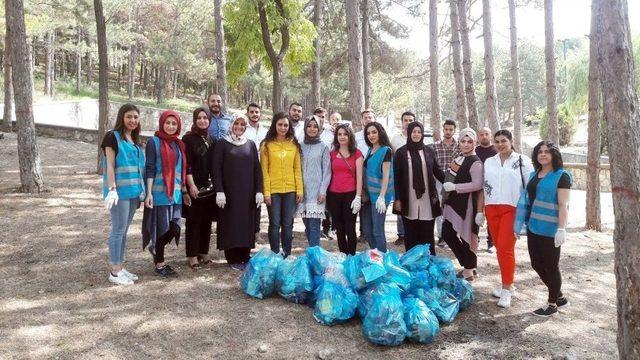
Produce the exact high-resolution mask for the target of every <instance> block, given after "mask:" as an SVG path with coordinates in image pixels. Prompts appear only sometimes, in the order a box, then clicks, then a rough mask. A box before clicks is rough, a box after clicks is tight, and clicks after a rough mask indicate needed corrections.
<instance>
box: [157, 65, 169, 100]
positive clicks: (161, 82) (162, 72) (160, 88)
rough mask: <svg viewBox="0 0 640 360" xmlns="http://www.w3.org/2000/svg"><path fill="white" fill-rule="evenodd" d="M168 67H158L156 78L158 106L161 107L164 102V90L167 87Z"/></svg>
mask: <svg viewBox="0 0 640 360" xmlns="http://www.w3.org/2000/svg"><path fill="white" fill-rule="evenodd" d="M166 78H167V67H166V66H165V65H160V66H158V76H157V77H156V104H158V105H160V104H162V103H163V102H164V89H165V87H166Z"/></svg>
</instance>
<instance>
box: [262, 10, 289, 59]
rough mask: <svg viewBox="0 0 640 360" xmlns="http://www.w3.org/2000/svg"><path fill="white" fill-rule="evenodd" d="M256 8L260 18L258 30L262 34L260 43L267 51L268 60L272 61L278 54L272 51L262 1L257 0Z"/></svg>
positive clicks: (265, 12)
mask: <svg viewBox="0 0 640 360" xmlns="http://www.w3.org/2000/svg"><path fill="white" fill-rule="evenodd" d="M281 5H282V3H281ZM257 7H258V15H259V16H260V30H261V32H262V42H263V43H264V49H265V50H266V51H267V55H269V58H270V59H271V60H272V61H273V60H276V59H277V57H278V54H276V51H275V50H274V49H273V44H271V33H270V32H269V24H268V23H267V11H266V10H265V8H264V1H263V0H258V4H257ZM283 45H284V43H283Z"/></svg>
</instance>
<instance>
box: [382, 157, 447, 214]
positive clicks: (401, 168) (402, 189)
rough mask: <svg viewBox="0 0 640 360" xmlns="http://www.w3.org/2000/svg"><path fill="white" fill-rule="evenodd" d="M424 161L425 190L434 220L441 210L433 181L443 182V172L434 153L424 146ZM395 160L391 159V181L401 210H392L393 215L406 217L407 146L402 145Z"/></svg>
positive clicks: (407, 192) (407, 193)
mask: <svg viewBox="0 0 640 360" xmlns="http://www.w3.org/2000/svg"><path fill="white" fill-rule="evenodd" d="M423 151H424V160H425V161H426V165H427V166H426V167H427V184H426V185H427V188H428V189H429V198H430V200H431V201H430V202H431V213H432V214H433V217H434V218H436V217H437V216H440V215H441V214H442V210H441V208H440V200H439V199H438V192H437V191H436V182H435V179H438V180H439V181H440V182H444V172H443V171H442V170H441V169H440V166H439V164H438V160H437V157H436V152H435V151H434V150H433V148H431V147H429V146H427V145H424V147H423ZM394 156H395V158H394V159H393V176H394V178H393V180H394V183H395V192H396V200H399V201H400V204H401V210H400V211H396V209H395V207H394V209H393V213H394V214H398V215H403V216H407V214H408V212H409V208H408V206H407V205H408V204H409V190H410V189H409V161H408V159H407V157H408V156H409V151H408V150H407V145H403V146H402V147H400V148H399V149H398V150H397V151H396V153H395V155H394Z"/></svg>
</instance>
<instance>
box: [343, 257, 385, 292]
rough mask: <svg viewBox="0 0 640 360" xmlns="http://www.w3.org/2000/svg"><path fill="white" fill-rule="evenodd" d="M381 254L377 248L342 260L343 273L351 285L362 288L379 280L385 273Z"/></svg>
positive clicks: (357, 288) (358, 288)
mask: <svg viewBox="0 0 640 360" xmlns="http://www.w3.org/2000/svg"><path fill="white" fill-rule="evenodd" d="M383 256H384V254H383V253H382V252H380V251H379V250H377V249H372V250H366V251H363V252H361V253H358V254H356V255H354V256H349V257H347V259H346V260H345V261H344V273H345V275H346V277H347V279H348V280H349V284H351V287H353V288H354V289H356V290H362V289H364V288H366V287H367V286H368V285H371V284H372V283H374V282H379V281H381V280H382V279H383V277H384V276H385V275H386V274H387V269H386V267H385V266H384V262H383Z"/></svg>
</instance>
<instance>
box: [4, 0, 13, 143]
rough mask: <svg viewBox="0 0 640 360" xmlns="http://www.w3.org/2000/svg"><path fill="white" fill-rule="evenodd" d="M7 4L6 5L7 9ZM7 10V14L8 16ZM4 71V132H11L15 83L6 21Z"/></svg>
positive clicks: (9, 36)
mask: <svg viewBox="0 0 640 360" xmlns="http://www.w3.org/2000/svg"><path fill="white" fill-rule="evenodd" d="M6 6H7V4H6V3H5V7H6ZM7 13H8V12H6V10H5V14H7ZM2 65H3V68H4V69H3V70H4V114H3V117H2V131H4V132H11V117H12V116H13V81H12V75H11V72H12V71H11V70H12V69H11V35H10V34H9V23H8V22H7V21H5V35H4V56H3V58H2Z"/></svg>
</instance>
